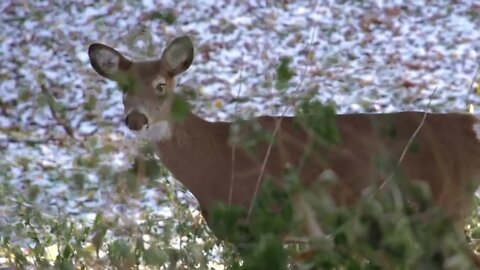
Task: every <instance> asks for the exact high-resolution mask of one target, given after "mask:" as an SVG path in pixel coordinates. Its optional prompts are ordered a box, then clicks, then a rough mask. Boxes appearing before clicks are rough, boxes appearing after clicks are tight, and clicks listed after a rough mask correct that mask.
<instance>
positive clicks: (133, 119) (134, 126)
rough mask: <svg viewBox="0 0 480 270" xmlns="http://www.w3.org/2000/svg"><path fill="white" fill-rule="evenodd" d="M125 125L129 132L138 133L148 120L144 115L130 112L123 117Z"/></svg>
mask: <svg viewBox="0 0 480 270" xmlns="http://www.w3.org/2000/svg"><path fill="white" fill-rule="evenodd" d="M125 125H127V127H128V128H129V129H131V130H135V131H138V130H141V129H142V128H143V127H144V126H146V125H148V119H147V116H146V115H145V114H143V113H140V112H137V111H132V112H130V113H129V114H128V115H127V117H125Z"/></svg>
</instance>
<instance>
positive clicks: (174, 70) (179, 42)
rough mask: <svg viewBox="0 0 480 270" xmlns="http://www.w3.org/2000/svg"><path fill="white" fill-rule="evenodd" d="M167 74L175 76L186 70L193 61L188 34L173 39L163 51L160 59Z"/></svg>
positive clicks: (191, 46)
mask: <svg viewBox="0 0 480 270" xmlns="http://www.w3.org/2000/svg"><path fill="white" fill-rule="evenodd" d="M160 61H161V62H162V64H164V65H166V67H167V68H166V70H167V72H168V75H170V76H176V75H178V74H180V73H182V72H184V71H185V70H187V69H188V68H189V67H190V65H191V64H192V62H193V43H192V40H191V39H190V38H189V37H188V36H182V37H178V38H176V39H174V40H173V41H172V42H171V43H170V45H168V47H167V48H166V49H165V50H164V51H163V54H162V58H161V60H160Z"/></svg>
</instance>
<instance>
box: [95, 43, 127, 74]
mask: <svg viewBox="0 0 480 270" xmlns="http://www.w3.org/2000/svg"><path fill="white" fill-rule="evenodd" d="M88 57H89V58H90V64H91V65H92V67H93V69H95V71H96V72H97V73H98V74H100V75H101V76H103V77H105V78H108V79H111V80H113V77H114V75H115V74H117V73H118V72H119V71H126V70H128V69H129V68H130V66H131V65H132V62H131V61H130V60H128V59H127V58H125V57H124V56H123V55H122V54H121V53H120V52H118V51H117V50H115V49H113V48H112V47H110V46H107V45H104V44H101V43H93V44H91V45H90V46H89V47H88Z"/></svg>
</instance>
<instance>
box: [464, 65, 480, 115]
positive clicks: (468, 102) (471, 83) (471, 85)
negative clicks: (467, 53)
mask: <svg viewBox="0 0 480 270" xmlns="http://www.w3.org/2000/svg"><path fill="white" fill-rule="evenodd" d="M479 72H480V70H479V68H478V65H477V67H476V68H475V73H473V79H472V81H471V82H470V87H468V94H467V98H466V99H465V108H466V109H467V110H469V107H470V104H471V100H470V97H471V96H472V92H473V91H474V89H473V84H474V83H475V82H476V81H477V78H478V77H479Z"/></svg>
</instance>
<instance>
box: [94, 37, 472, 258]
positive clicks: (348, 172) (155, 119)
mask: <svg viewBox="0 0 480 270" xmlns="http://www.w3.org/2000/svg"><path fill="white" fill-rule="evenodd" d="M88 55H89V58H90V63H91V66H92V67H93V69H94V70H95V71H96V72H97V73H98V74H99V75H100V76H102V77H104V78H106V79H109V80H113V81H116V82H117V83H118V85H119V87H120V88H121V90H122V94H123V105H124V115H125V118H124V120H125V125H126V126H127V127H128V128H129V129H130V130H131V131H134V132H137V133H141V134H142V136H144V137H146V138H147V139H148V140H150V141H151V142H152V143H154V145H155V147H156V152H157V153H158V155H159V157H160V160H161V162H162V163H163V164H164V165H165V166H166V168H167V169H168V170H169V171H170V172H171V173H172V175H173V177H174V178H175V179H177V180H178V181H180V182H181V183H182V184H183V185H184V186H185V187H186V188H187V189H188V190H189V191H190V192H191V193H192V194H193V195H194V196H195V198H196V199H197V200H198V203H199V205H200V208H201V213H202V215H203V216H204V218H205V220H206V221H207V224H208V223H209V215H210V213H212V211H213V209H214V208H215V206H216V205H217V204H219V203H224V204H232V205H238V206H243V207H245V208H250V207H251V205H252V202H253V200H255V197H256V196H258V193H257V190H258V184H259V181H262V180H263V179H265V178H267V177H268V178H269V179H270V180H271V181H273V182H274V183H275V184H278V185H280V186H281V185H283V181H284V180H283V178H282V175H283V174H284V172H285V170H286V169H288V168H291V167H292V166H293V167H295V166H299V165H300V162H302V164H303V166H302V167H301V169H300V171H299V182H300V183H301V185H302V186H304V187H306V188H308V187H309V186H311V185H313V184H314V183H315V182H316V181H319V176H320V175H322V173H324V172H326V171H327V170H328V171H330V172H333V174H334V176H335V179H336V181H335V184H334V186H333V188H332V189H331V191H330V194H331V196H332V198H333V200H334V201H335V203H336V204H338V205H351V204H354V203H355V202H356V201H358V200H359V199H360V198H361V194H362V190H364V189H365V188H367V187H369V186H370V185H371V184H372V183H375V182H376V183H378V182H382V181H385V180H387V179H388V176H387V175H385V172H382V171H381V170H379V168H378V166H377V165H376V164H375V158H376V157H377V156H378V155H379V154H381V155H382V157H384V158H388V159H390V160H399V159H400V158H401V157H402V155H403V157H402V160H401V163H399V171H401V172H402V173H403V174H404V175H405V176H406V179H412V181H420V182H422V183H425V184H426V185H427V186H428V187H429V188H430V190H431V194H432V198H433V202H434V204H435V205H436V206H438V207H439V208H440V209H441V210H442V211H443V212H444V213H445V214H446V215H448V216H449V217H451V218H452V219H453V220H454V221H455V223H458V226H459V228H462V229H463V226H464V225H465V219H466V217H467V216H468V215H469V213H470V211H471V210H472V206H473V205H472V204H473V201H472V200H473V196H474V191H475V189H476V188H477V186H478V185H479V183H480V141H479V140H480V122H479V119H478V117H477V116H475V115H473V114H468V113H460V112H452V113H427V112H422V111H404V112H395V113H350V114H336V115H335V125H336V129H337V130H338V134H339V138H340V142H339V143H338V144H335V145H330V146H322V145H317V146H315V148H314V149H313V150H311V151H310V154H309V155H308V158H306V159H303V160H302V161H301V159H302V157H303V156H305V152H306V151H308V150H309V149H308V147H311V145H310V144H308V142H310V141H312V140H313V138H312V134H311V133H310V132H309V131H308V127H305V126H300V127H299V125H298V124H296V123H295V121H294V117H293V116H266V115H264V116H258V117H255V118H253V119H251V121H253V122H254V123H255V124H256V125H257V126H258V127H260V128H261V129H262V130H264V131H266V132H267V133H269V134H270V135H272V136H273V138H274V140H275V143H274V144H269V143H268V142H265V141H260V142H256V144H255V145H254V148H253V150H250V151H247V150H245V149H243V148H242V145H241V143H240V142H241V138H242V135H241V134H244V135H245V134H248V133H249V132H251V128H248V127H247V128H243V129H241V131H240V132H237V133H239V134H240V135H238V134H237V133H235V132H234V131H233V130H234V129H235V126H234V124H233V123H232V122H227V121H217V122H211V121H207V120H204V119H203V118H202V117H200V116H198V115H196V114H195V113H193V112H191V111H189V112H188V113H187V114H186V116H185V117H184V118H183V119H181V120H175V119H174V118H173V117H172V106H173V103H174V101H175V98H176V97H177V95H178V93H176V91H175V90H176V85H177V76H179V75H180V74H182V73H184V72H185V71H186V70H187V69H188V68H189V67H190V66H191V65H192V63H193V58H194V45H193V42H192V40H191V39H190V38H189V37H188V36H180V37H177V38H175V39H174V40H173V41H171V42H170V43H169V44H168V46H167V47H166V48H165V49H164V50H163V53H162V55H161V56H160V58H158V59H155V60H148V61H133V60H131V59H129V58H127V57H126V56H124V55H123V54H122V53H120V52H119V51H117V50H115V49H114V48H112V47H110V46H108V45H105V44H101V43H93V44H91V45H90V46H89V48H88ZM420 126H421V128H419V127H420ZM417 129H418V130H417ZM385 130H389V131H390V132H385ZM417 131H418V132H417ZM415 132H417V133H416V136H415V139H414V140H415V143H416V145H417V146H418V147H417V150H416V151H407V152H405V151H404V150H405V147H406V146H407V144H408V142H409V141H410V140H411V138H412V134H414V133H415ZM234 133H235V134H234ZM235 136H237V137H238V138H237V139H236V140H234V139H232V137H235ZM314 145H315V144H314ZM295 211H297V212H298V213H304V216H305V225H304V233H305V235H307V236H315V235H319V234H322V233H323V232H322V231H321V228H318V227H317V226H315V225H312V222H310V221H311V220H309V219H311V217H309V216H311V212H312V209H310V208H309V207H308V205H307V204H306V203H305V201H304V200H302V198H301V196H300V197H299V199H298V200H297V199H296V200H295ZM472 256H475V255H472ZM474 260H475V261H476V262H477V263H478V260H476V259H474ZM477 265H480V264H477Z"/></svg>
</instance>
